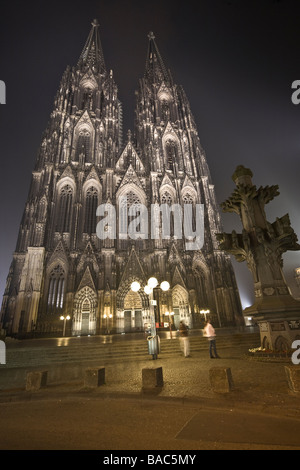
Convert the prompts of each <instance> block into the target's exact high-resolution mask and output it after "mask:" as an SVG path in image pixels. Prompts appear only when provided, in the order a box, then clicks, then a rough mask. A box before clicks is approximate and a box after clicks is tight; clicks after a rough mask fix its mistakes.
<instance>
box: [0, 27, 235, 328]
mask: <svg viewBox="0 0 300 470" xmlns="http://www.w3.org/2000/svg"><path fill="white" fill-rule="evenodd" d="M148 37H149V45H148V52H147V57H146V66H145V72H144V76H143V78H142V79H140V80H139V87H138V91H137V92H136V109H135V123H134V131H133V132H131V131H128V134H127V136H126V142H125V143H124V145H123V143H122V104H121V102H120V101H119V99H118V90H117V86H116V83H115V81H114V78H113V73H112V71H107V70H106V66H105V61H104V58H103V52H102V47H101V43H100V35H99V24H98V22H97V20H94V21H93V23H92V29H91V31H90V34H89V36H88V39H87V41H86V44H85V46H84V49H83V51H82V53H81V55H80V58H79V61H78V64H77V66H75V67H67V69H66V71H65V72H64V74H63V77H62V80H61V84H60V87H59V90H58V93H57V95H56V98H55V102H54V108H53V111H52V113H51V116H50V120H49V124H48V126H47V128H46V131H45V133H44V135H43V137H42V142H41V146H40V149H39V151H38V155H37V160H36V164H35V168H34V171H33V172H32V181H31V185H30V190H29V195H28V199H27V202H26V205H25V209H24V214H23V218H22V221H21V225H20V230H19V236H18V240H17V246H16V250H15V252H14V254H13V260H12V264H11V267H10V271H9V274H8V278H7V284H6V289H5V293H4V297H3V303H2V310H1V317H0V318H1V326H2V327H3V328H5V329H6V330H7V334H8V335H19V336H26V335H27V336H30V335H32V334H34V335H36V336H38V335H58V334H60V333H61V331H62V325H61V322H60V317H61V316H62V315H69V316H70V320H69V321H68V323H67V334H68V335H95V334H103V333H105V332H106V331H107V330H109V331H110V332H112V333H124V332H132V331H140V330H143V328H144V325H145V323H147V322H149V315H150V309H149V298H148V296H147V295H146V294H145V293H144V291H143V290H142V289H141V290H140V291H139V292H133V291H132V290H131V284H132V282H133V281H138V282H139V283H140V284H141V286H145V285H146V284H147V280H148V278H149V277H151V276H155V277H157V279H158V280H159V281H160V282H161V281H162V280H166V281H168V282H169V284H170V289H169V290H168V291H166V292H163V291H162V290H160V289H156V290H155V291H154V296H155V298H156V300H157V302H156V307H155V317H156V322H157V323H158V324H160V325H163V324H164V322H165V321H167V319H166V317H165V314H166V312H171V311H172V312H174V317H173V321H174V324H175V327H178V324H179V321H180V320H184V321H185V322H186V324H188V325H189V326H190V327H191V328H197V327H198V328H199V327H202V325H203V320H204V315H203V313H201V311H203V310H208V309H209V310H210V317H211V318H212V321H213V322H214V324H215V326H221V327H223V326H228V325H240V324H243V315H242V308H241V303H240V298H239V293H238V289H237V285H236V280H235V276H234V271H233V268H232V265H231V260H230V257H229V255H227V254H226V253H224V252H222V251H220V249H219V246H218V243H217V240H216V236H215V234H216V233H221V232H222V231H223V230H222V226H221V219H220V213H219V208H218V205H217V202H216V197H215V191H214V186H213V184H212V181H211V177H210V173H209V169H208V166H207V162H206V157H205V153H204V151H203V149H202V148H201V145H200V141H199V136H198V132H197V129H196V125H195V122H194V118H193V115H192V113H191V110H190V105H189V102H188V99H187V97H186V95H185V92H184V90H183V88H182V87H181V86H179V85H176V84H175V83H174V82H173V79H172V76H171V73H170V71H169V70H168V69H167V68H166V67H165V64H164V62H163V60H162V57H161V55H160V53H159V50H158V48H157V44H156V41H155V37H154V35H153V33H150V34H149V36H148ZM122 196H124V197H125V196H126V199H125V200H126V201H127V205H128V207H131V206H134V205H142V204H143V205H144V206H146V207H147V208H150V206H151V205H152V204H157V203H159V204H168V205H169V206H172V205H173V204H176V205H178V204H180V205H181V206H182V205H183V204H190V205H192V207H194V206H195V205H196V204H203V207H204V243H203V246H202V247H201V249H197V250H187V249H186V239H184V238H182V239H180V238H178V237H177V236H176V235H175V234H174V231H173V232H172V230H171V232H170V236H168V237H162V236H158V237H156V238H155V239H152V238H151V237H150V236H149V237H148V238H145V237H140V238H139V237H137V238H136V239H132V238H130V237H129V234H128V233H120V232H117V234H116V237H115V238H112V237H107V238H103V239H101V238H99V237H98V236H97V231H96V227H97V224H98V223H99V220H100V218H99V216H98V215H97V208H98V206H99V205H101V204H106V203H107V204H111V205H113V206H114V207H115V208H116V209H119V207H118V205H119V204H120V202H119V201H121V200H124V198H122ZM119 213H120V212H118V210H116V214H119ZM149 213H150V209H149ZM170 213H171V214H172V212H171V211H170ZM117 217H118V215H117ZM128 217H129V215H128ZM173 222H174V217H173ZM159 233H160V234H161V231H160V232H159Z"/></svg>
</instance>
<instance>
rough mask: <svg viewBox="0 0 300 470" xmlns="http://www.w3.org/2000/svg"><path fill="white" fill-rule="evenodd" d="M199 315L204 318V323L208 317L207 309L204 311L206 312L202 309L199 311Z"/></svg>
mask: <svg viewBox="0 0 300 470" xmlns="http://www.w3.org/2000/svg"><path fill="white" fill-rule="evenodd" d="M200 313H201V314H202V315H204V318H205V321H206V315H208V314H209V313H210V310H209V309H206V310H204V309H202V310H200Z"/></svg>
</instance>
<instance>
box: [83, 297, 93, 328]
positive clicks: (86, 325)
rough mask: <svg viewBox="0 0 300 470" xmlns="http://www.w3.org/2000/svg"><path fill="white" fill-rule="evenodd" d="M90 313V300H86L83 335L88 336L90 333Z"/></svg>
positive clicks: (84, 304) (84, 303)
mask: <svg viewBox="0 0 300 470" xmlns="http://www.w3.org/2000/svg"><path fill="white" fill-rule="evenodd" d="M90 313H91V305H90V301H89V299H85V301H84V302H83V303H82V310H81V334H82V335H88V334H89V332H90Z"/></svg>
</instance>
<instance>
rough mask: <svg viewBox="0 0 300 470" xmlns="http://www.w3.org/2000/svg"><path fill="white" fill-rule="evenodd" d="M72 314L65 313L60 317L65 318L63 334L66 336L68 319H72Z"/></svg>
mask: <svg viewBox="0 0 300 470" xmlns="http://www.w3.org/2000/svg"><path fill="white" fill-rule="evenodd" d="M70 318H71V317H70V315H67V316H66V317H65V316H64V315H61V317H59V319H60V320H63V322H64V328H63V336H65V334H66V323H67V320H70Z"/></svg>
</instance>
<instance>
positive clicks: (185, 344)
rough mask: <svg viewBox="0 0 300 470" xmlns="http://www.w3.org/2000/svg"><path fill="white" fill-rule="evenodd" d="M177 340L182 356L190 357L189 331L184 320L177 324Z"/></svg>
mask: <svg viewBox="0 0 300 470" xmlns="http://www.w3.org/2000/svg"><path fill="white" fill-rule="evenodd" d="M179 341H180V347H181V351H182V352H183V355H184V357H190V340H189V331H188V328H187V326H186V325H185V323H184V321H181V322H180V324H179Z"/></svg>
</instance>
